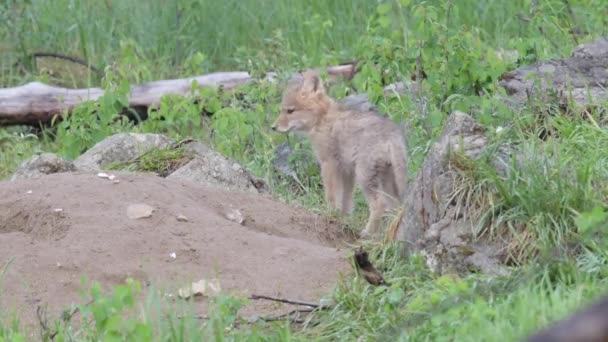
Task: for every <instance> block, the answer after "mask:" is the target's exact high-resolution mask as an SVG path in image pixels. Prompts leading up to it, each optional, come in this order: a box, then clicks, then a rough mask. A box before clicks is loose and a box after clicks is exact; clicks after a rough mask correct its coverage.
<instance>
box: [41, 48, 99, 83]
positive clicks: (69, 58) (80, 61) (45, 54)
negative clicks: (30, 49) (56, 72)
mask: <svg viewBox="0 0 608 342" xmlns="http://www.w3.org/2000/svg"><path fill="white" fill-rule="evenodd" d="M30 57H34V58H41V57H53V58H58V59H64V60H66V61H70V62H72V63H76V64H80V65H84V66H85V67H87V68H89V70H91V71H93V72H94V73H96V74H97V76H99V77H103V76H104V73H103V72H102V71H101V70H99V69H97V68H96V67H94V66H92V65H91V64H89V63H87V62H86V61H85V60H83V59H80V58H78V57H74V56H67V55H63V54H60V53H56V52H45V51H38V52H34V53H32V54H31V55H30Z"/></svg>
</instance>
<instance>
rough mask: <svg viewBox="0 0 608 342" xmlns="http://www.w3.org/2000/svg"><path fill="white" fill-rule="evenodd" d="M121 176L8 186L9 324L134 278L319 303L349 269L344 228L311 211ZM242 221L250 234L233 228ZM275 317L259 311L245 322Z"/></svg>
mask: <svg viewBox="0 0 608 342" xmlns="http://www.w3.org/2000/svg"><path fill="white" fill-rule="evenodd" d="M115 175H116V179H118V180H119V182H116V181H115V180H109V179H107V178H100V177H97V175H95V174H83V173H64V174H54V175H48V176H43V177H41V178H38V179H35V180H19V181H15V182H0V193H1V194H2V198H1V199H0V246H2V248H0V266H2V265H1V264H4V263H6V262H7V261H8V260H11V259H12V262H11V264H10V266H9V267H8V270H7V273H6V274H5V276H4V278H3V279H1V280H0V286H1V287H2V288H1V290H2V291H1V294H2V295H1V297H0V307H1V308H2V310H1V311H2V312H3V314H9V313H10V310H8V309H9V308H10V307H14V308H16V310H17V312H18V314H19V316H20V317H22V319H23V320H24V321H25V322H26V323H33V322H35V317H36V316H35V311H36V307H37V306H38V305H48V312H49V313H51V315H52V316H54V317H56V316H57V315H58V314H59V313H60V312H61V310H62V309H63V308H65V307H66V306H67V305H69V303H71V302H80V301H81V299H80V298H79V296H78V290H79V289H80V281H79V278H80V276H81V275H83V274H84V275H86V277H87V279H88V280H97V281H99V282H100V283H101V284H102V285H103V286H109V285H111V284H114V283H117V282H123V281H124V279H125V278H126V277H133V278H135V279H138V280H140V281H141V282H142V283H143V284H148V283H149V282H153V283H154V284H155V285H156V287H157V288H158V287H160V288H163V289H166V290H167V291H173V293H175V291H176V290H177V288H179V287H183V286H185V285H187V284H190V283H191V282H193V281H198V280H200V279H203V278H204V279H210V278H213V277H218V278H219V281H220V284H221V287H222V290H223V291H231V290H245V291H247V292H248V293H250V294H253V293H255V294H261V295H270V296H282V297H288V298H292V299H299V300H307V301H318V300H319V298H320V296H321V295H322V294H323V293H325V292H326V291H328V290H330V289H331V287H332V286H333V284H334V283H335V280H336V276H337V273H338V272H339V270H341V269H344V268H346V267H348V262H346V261H345V260H344V257H345V254H346V253H345V252H346V251H345V250H341V249H340V248H339V246H338V245H339V244H341V241H343V240H344V239H345V236H344V235H343V234H342V233H341V232H340V229H339V227H337V225H335V224H332V223H331V222H328V220H327V219H325V218H322V217H320V216H316V215H312V214H310V213H308V212H306V211H305V210H303V209H301V208H298V207H295V206H291V205H286V204H283V203H279V202H277V201H275V200H272V199H271V198H269V197H266V196H261V195H257V194H249V193H240V192H227V191H222V190H219V189H212V188H208V187H205V186H202V185H199V184H195V183H192V182H188V181H184V180H172V179H163V178H159V177H156V176H153V175H148V174H133V173H115ZM135 203H145V204H147V205H149V206H152V207H153V208H154V212H153V213H152V216H151V217H148V218H143V219H136V220H135V219H129V218H128V216H127V207H128V206H129V205H130V204H135ZM235 213H236V214H238V213H240V216H241V217H242V219H243V222H242V223H239V221H240V219H238V218H237V219H234V218H232V219H230V218H228V217H230V215H232V216H234V214H235ZM180 215H181V216H185V217H186V218H187V221H186V222H184V220H183V217H182V218H180V220H178V219H177V217H178V216H180ZM237 216H238V215H237ZM172 253H175V255H174V256H175V257H173V255H172ZM199 306H200V307H201V310H202V311H203V312H204V306H205V305H202V304H201V305H199ZM283 309H288V308H283ZM274 310H276V304H275V303H261V302H252V304H250V305H249V306H248V307H246V308H245V309H244V312H249V313H270V312H275V311H274ZM281 311H283V310H281Z"/></svg>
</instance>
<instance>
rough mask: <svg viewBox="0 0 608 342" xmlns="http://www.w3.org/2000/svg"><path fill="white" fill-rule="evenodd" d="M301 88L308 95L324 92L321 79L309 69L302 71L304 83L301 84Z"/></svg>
mask: <svg viewBox="0 0 608 342" xmlns="http://www.w3.org/2000/svg"><path fill="white" fill-rule="evenodd" d="M302 89H303V90H304V91H305V92H306V93H308V94H309V95H319V94H323V93H325V88H324V87H323V81H322V80H321V78H320V77H319V76H318V75H317V74H315V73H313V72H310V71H308V72H306V73H304V83H303V84H302Z"/></svg>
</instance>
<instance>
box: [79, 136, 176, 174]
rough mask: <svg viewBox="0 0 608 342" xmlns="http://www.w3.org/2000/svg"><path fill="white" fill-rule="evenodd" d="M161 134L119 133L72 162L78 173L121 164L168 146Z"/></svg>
mask: <svg viewBox="0 0 608 342" xmlns="http://www.w3.org/2000/svg"><path fill="white" fill-rule="evenodd" d="M171 143H172V141H171V139H169V138H168V137H166V136H164V135H161V134H142V133H119V134H115V135H112V136H109V137H107V138H105V139H104V140H102V141H100V142H98V143H97V144H95V146H93V147H91V148H90V149H89V150H88V151H86V152H85V153H83V154H82V155H81V156H79V157H78V158H76V160H74V165H75V166H76V168H77V169H78V170H80V171H97V170H101V169H103V168H104V167H105V166H107V165H109V164H112V163H122V162H126V161H129V160H131V159H133V158H136V157H137V156H139V155H141V154H143V153H145V152H146V151H149V150H151V149H155V148H165V147H168V146H170V145H171Z"/></svg>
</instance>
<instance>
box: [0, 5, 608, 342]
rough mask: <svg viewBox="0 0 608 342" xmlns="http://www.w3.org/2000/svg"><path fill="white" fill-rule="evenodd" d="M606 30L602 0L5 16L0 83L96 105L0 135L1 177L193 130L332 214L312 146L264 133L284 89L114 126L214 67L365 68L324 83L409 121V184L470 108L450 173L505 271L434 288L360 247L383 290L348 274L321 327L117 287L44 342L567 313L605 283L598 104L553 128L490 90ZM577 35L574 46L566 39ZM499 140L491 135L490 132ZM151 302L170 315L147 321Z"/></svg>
mask: <svg viewBox="0 0 608 342" xmlns="http://www.w3.org/2000/svg"><path fill="white" fill-rule="evenodd" d="M568 6H570V9H571V10H572V13H573V14H570V10H569V8H568ZM607 18H608V4H607V3H606V2H605V1H601V0H569V1H563V0H548V1H541V2H534V1H529V0H515V1H510V2H507V1H501V0H487V1H481V2H480V1H473V0H460V1H456V0H452V1H441V0H429V1H417V0H410V1H408V0H394V1H382V2H378V1H376V0H352V1H347V0H336V1H321V0H312V1H306V2H303V1H302V2H296V1H289V2H286V1H280V0H251V1H236V0H228V1H211V0H206V1H205V0H178V1H175V2H173V3H171V4H167V3H166V2H163V1H159V0H152V1H149V2H143V1H135V0H125V1H114V0H103V1H93V0H81V1H69V0H58V1H49V0H31V1H17V0H8V1H4V2H2V3H1V4H0V86H2V87H7V86H16V85H20V84H23V83H25V82H27V81H32V80H39V81H43V82H47V83H51V84H54V85H61V86H67V87H85V86H99V87H103V88H104V89H105V90H106V95H105V96H104V97H102V98H101V99H99V100H98V101H96V102H85V103H82V104H80V105H78V106H77V107H76V108H75V109H74V112H73V113H72V115H71V116H70V117H69V118H66V119H65V120H64V121H62V122H60V123H56V124H55V125H54V126H52V127H45V128H44V129H41V130H38V129H32V128H27V127H11V128H0V178H5V177H7V176H9V175H10V174H11V173H12V172H13V171H14V170H15V168H16V167H17V165H18V164H19V162H21V161H22V160H25V159H27V158H29V157H30V156H31V155H32V154H35V153H38V152H42V151H48V152H56V153H58V154H60V155H63V156H64V157H66V158H70V159H71V158H75V157H76V156H78V155H79V154H80V153H82V151H83V150H85V149H86V148H89V147H91V146H93V145H94V144H95V143H96V142H98V141H100V140H102V139H103V138H104V137H106V136H108V135H111V134H114V133H117V132H125V131H133V132H154V133H163V134H167V135H169V136H171V137H172V138H175V139H180V138H183V137H187V136H193V137H195V138H199V139H202V140H203V141H205V142H207V143H209V144H210V145H213V146H214V148H215V149H217V150H218V151H219V152H221V153H222V154H224V155H226V156H228V157H230V158H233V159H235V160H237V161H239V162H240V163H241V164H242V165H243V166H244V167H245V168H246V169H248V170H249V171H251V172H252V173H254V174H255V175H257V176H259V177H262V178H264V179H265V180H266V181H267V182H268V183H269V184H270V185H271V188H272V189H273V191H274V195H275V196H276V197H277V198H280V199H282V200H284V201H288V202H298V203H301V204H303V205H305V206H306V207H308V208H310V209H311V210H313V211H316V212H318V213H321V214H323V215H330V216H331V215H335V213H332V212H331V211H329V210H328V209H327V207H326V205H325V203H324V200H323V191H322V187H321V185H320V178H319V170H318V167H317V166H316V164H315V163H314V162H313V157H312V154H311V150H310V145H309V144H308V143H307V142H306V141H304V142H302V143H298V142H296V140H295V139H293V137H292V136H285V135H279V134H275V133H274V132H272V131H271V130H270V128H269V126H270V123H271V122H272V120H273V119H274V117H275V116H276V113H277V111H278V108H279V102H280V98H281V87H280V86H279V87H277V86H276V85H275V84H272V83H269V82H265V81H259V82H253V83H251V84H247V85H245V86H242V87H239V88H238V89H236V90H235V91H234V92H231V93H221V92H218V91H217V90H214V89H209V88H203V89H201V94H202V95H201V97H200V99H199V101H197V102H194V101H192V99H191V98H181V97H177V96H166V97H163V98H162V99H161V104H160V106H159V108H158V109H157V110H154V111H150V112H149V113H148V120H146V121H145V122H143V123H141V124H137V125H136V124H133V123H131V122H128V121H126V120H123V119H119V115H118V112H119V111H120V109H121V108H122V107H123V106H124V104H125V101H126V94H127V89H128V85H129V84H132V83H138V82H143V81H149V80H156V79H163V78H170V77H182V76H187V75H194V74H201V73H206V72H212V71H221V70H246V71H250V72H253V73H254V74H255V75H259V74H260V73H261V72H266V71H270V70H273V71H278V72H279V74H280V76H285V75H287V74H288V73H290V72H292V71H293V70H294V69H296V68H303V67H309V66H319V65H329V64H335V63H338V62H340V61H344V60H350V59H353V58H361V64H360V70H359V73H358V74H357V76H356V77H355V78H354V79H353V80H352V82H338V83H337V84H335V85H334V87H332V89H331V90H330V91H331V93H332V94H334V95H335V96H337V97H342V96H345V95H348V94H351V93H359V92H365V93H367V95H368V97H369V98H370V100H371V101H372V102H373V103H374V104H376V105H377V107H378V108H379V109H380V111H381V112H383V113H386V114H387V115H389V116H390V117H391V118H392V119H393V120H395V121H396V122H400V123H403V122H407V124H408V127H409V129H408V143H409V144H408V152H409V154H410V163H409V166H410V170H409V171H410V176H413V175H415V174H416V172H417V170H418V168H419V167H420V165H421V163H422V161H423V159H424V157H425V155H426V153H427V152H428V149H429V147H430V146H431V144H432V143H433V141H434V139H435V138H436V137H437V135H438V133H439V132H440V131H441V129H442V128H443V123H444V120H445V118H446V116H447V113H449V112H450V111H452V110H462V111H465V112H468V113H471V114H472V115H473V116H474V117H475V119H476V120H478V121H479V122H481V123H483V124H484V125H486V126H487V127H488V131H489V132H490V133H489V137H490V141H491V144H490V145H491V146H490V147H491V148H489V149H488V151H487V155H486V157H487V158H481V159H480V160H479V161H473V160H470V159H467V158H462V157H461V156H460V157H459V156H457V155H455V156H454V157H453V159H452V160H451V162H452V164H453V166H454V167H456V168H457V169H458V170H459V171H460V178H459V179H460V183H459V184H458V185H459V186H458V187H457V189H455V190H457V191H456V192H455V196H456V197H457V198H459V199H461V202H463V205H465V204H471V203H475V205H476V206H477V210H478V211H477V213H478V214H479V215H480V216H479V217H480V219H479V223H480V224H479V227H477V228H478V229H479V230H480V234H485V236H488V237H493V238H501V237H504V236H509V237H510V238H511V239H512V240H511V241H512V242H511V244H510V245H509V251H510V252H511V261H512V271H513V273H512V274H511V275H509V276H504V277H491V276H484V275H479V274H467V275H461V276H456V275H451V274H447V275H443V276H440V275H436V274H432V273H430V272H429V271H428V269H427V268H426V266H425V265H424V262H423V259H422V258H421V257H420V256H411V257H409V258H407V259H405V258H403V257H402V256H401V255H400V254H399V250H400V247H399V246H398V245H388V246H386V245H380V244H370V245H367V246H366V247H367V248H368V249H369V250H370V251H371V254H370V255H371V259H372V262H373V263H374V264H375V265H376V266H377V267H378V268H379V269H380V270H381V271H382V273H383V274H384V275H385V278H386V279H387V280H388V281H389V282H390V283H391V286H390V287H382V288H375V287H371V286H369V285H367V284H366V283H365V282H364V281H363V280H362V279H360V278H359V277H358V276H357V275H356V274H355V273H354V272H347V273H346V274H344V275H343V277H342V278H341V279H340V280H339V282H338V283H337V284H336V287H335V289H334V291H333V292H332V293H331V299H332V301H333V302H334V303H335V305H334V306H333V307H332V308H331V309H329V310H325V311H321V312H319V313H315V314H314V315H313V317H312V319H313V320H315V321H318V322H319V324H318V325H313V324H309V325H305V326H304V327H290V326H289V325H287V324H286V323H285V322H278V323H273V324H270V323H268V324H267V323H255V324H253V325H249V324H245V322H242V321H240V320H239V319H237V318H236V317H235V309H236V307H238V305H239V304H240V303H241V301H240V299H238V298H234V297H230V296H222V297H220V298H217V299H216V302H215V305H216V310H214V311H213V314H212V315H211V317H209V319H207V320H199V319H195V318H193V317H191V315H189V312H188V311H187V310H188V307H187V305H184V306H180V307H171V306H166V303H164V302H163V300H162V298H161V297H160V296H159V295H158V293H155V292H154V291H151V292H150V293H149V294H148V295H147V297H146V299H145V301H144V304H143V306H138V304H135V301H133V300H132V299H133V296H135V293H137V292H138V285H137V284H134V283H131V284H125V285H121V286H117V287H116V288H114V294H111V293H105V292H104V294H101V292H99V291H100V290H99V289H97V288H95V286H93V287H89V292H88V295H87V296H85V297H86V298H85V297H83V300H82V303H86V302H87V301H88V300H89V299H90V297H94V298H96V303H95V304H92V305H86V306H85V305H82V303H81V306H80V308H81V310H82V312H81V314H83V315H85V316H88V317H91V318H92V319H93V320H92V321H91V322H90V324H87V325H85V326H83V327H75V326H71V325H70V324H69V323H66V322H60V321H58V322H54V323H55V324H51V325H50V326H51V327H52V330H53V331H57V329H59V330H58V331H59V335H58V338H62V339H64V340H94V339H96V338H98V337H100V336H103V337H104V338H105V339H106V340H109V339H111V337H112V336H114V337H116V338H117V339H118V340H120V339H125V338H127V337H129V338H131V339H134V340H137V339H138V338H139V339H146V337H148V336H150V334H151V335H152V336H153V337H154V339H155V340H171V341H183V340H201V339H205V340H217V341H221V340H253V341H258V340H259V341H293V340H296V341H299V340H303V341H304V340H306V341H308V340H321V341H323V340H339V341H352V340H357V339H360V340H366V341H367V340H370V341H371V340H412V341H435V340H438V341H442V340H456V341H493V340H497V339H499V340H517V339H520V338H522V337H524V336H526V335H527V334H529V333H530V332H532V331H534V330H535V329H537V328H539V327H541V326H544V325H546V324H547V323H549V322H550V321H552V320H555V319H558V318H561V317H564V316H566V315H567V314H568V313H569V312H571V311H572V310H574V309H576V308H578V307H580V306H581V305H583V304H584V303H587V302H588V301H590V300H592V299H593V298H595V297H597V296H599V295H601V294H602V293H603V292H604V291H605V290H606V289H607V288H606V284H605V281H604V280H603V278H605V275H606V274H607V271H608V266H607V265H608V255H607V253H606V252H605V251H606V250H608V239H607V238H606V236H605V232H604V231H605V226H606V224H607V222H608V211H607V208H608V199H607V195H608V186H607V184H606V179H608V174H607V173H608V171H606V170H608V165H607V164H608V158H607V157H606V156H607V155H608V148H607V147H606V146H608V133H607V131H606V127H605V126H604V123H605V119H603V117H602V115H603V114H602V113H601V109H598V110H596V111H594V112H593V113H591V115H590V116H584V115H583V116H578V115H565V114H563V113H561V112H559V111H556V110H555V108H554V106H553V105H554V104H551V103H540V102H539V101H540V100H539V99H535V101H533V103H531V106H528V107H524V108H523V109H520V110H514V109H512V108H509V107H507V106H505V105H504V104H503V103H502V102H501V100H500V98H501V97H502V96H504V95H505V94H504V90H502V89H501V88H500V87H499V86H498V84H497V79H498V77H499V76H500V75H501V74H502V73H503V72H505V71H508V70H512V69H514V68H516V67H518V66H520V65H526V64H529V63H533V62H535V61H538V60H544V59H548V58H554V57H562V56H567V55H568V54H569V53H570V52H571V50H572V48H574V47H575V46H576V45H578V44H579V43H582V42H585V41H588V40H590V39H592V38H596V37H598V36H600V35H602V34H604V35H605V34H606V33H607V32H606V27H608V19H607ZM573 29H574V30H578V31H582V32H586V33H583V34H581V35H572V34H570V33H569V31H571V30H573ZM503 49H504V50H514V51H517V54H518V55H517V57H516V58H515V59H513V60H504V59H499V58H497V57H496V55H495V52H496V51H500V50H503ZM36 51H49V52H60V53H64V54H67V55H73V56H78V57H80V58H83V59H84V60H86V61H88V62H89V63H91V65H93V66H95V67H97V68H99V69H102V70H104V72H105V76H104V78H103V79H102V78H100V77H99V76H98V75H97V74H95V73H93V72H89V71H88V69H87V68H86V67H83V66H78V65H75V64H72V63H69V62H66V61H62V60H54V59H49V58H39V59H36V60H35V61H34V60H32V59H30V58H27V57H28V56H29V55H30V54H31V53H33V52H36ZM419 56H420V57H421V58H420V60H419V59H418V57H419ZM417 65H421V66H422V69H423V70H424V71H425V73H426V74H427V78H426V80H424V81H423V82H422V83H421V84H420V92H417V93H414V94H409V96H402V95H401V96H398V95H383V94H382V92H381V89H382V87H383V86H384V85H386V84H387V83H391V82H395V81H403V80H407V79H409V78H410V77H411V75H412V73H414V70H415V67H416V66H417ZM201 113H207V114H209V116H206V117H203V118H202V117H201ZM93 115H95V120H92V117H93ZM499 126H500V127H504V129H503V130H502V131H501V132H500V133H492V132H494V131H495V128H497V127H499ZM542 132H545V133H546V132H549V133H550V135H549V136H546V135H544V134H540V133H542ZM541 137H542V139H541ZM285 141H289V142H290V143H291V145H292V146H293V149H294V150H295V154H294V156H295V157H294V158H293V160H292V161H291V162H292V166H293V168H294V170H295V172H296V177H288V176H284V175H281V174H278V173H277V171H275V170H274V168H273V166H272V161H273V158H274V152H273V150H274V147H275V146H277V145H278V144H280V143H283V142H285ZM505 144H508V145H509V146H511V147H512V151H513V152H514V155H517V156H518V164H517V165H514V166H513V167H512V168H511V169H510V170H509V172H507V173H506V174H501V173H497V172H495V171H494V169H493V168H492V167H489V164H488V161H490V160H491V157H492V156H493V155H494V154H495V153H496V150H497V149H498V147H500V146H503V145H505ZM494 148H495V149H494ZM184 157H185V156H184V155H183V151H182V150H180V149H177V150H172V149H169V150H159V151H154V152H152V153H150V154H147V155H145V156H143V157H141V158H138V159H136V160H133V161H132V162H129V163H126V164H123V165H116V167H118V168H126V169H133V170H149V171H155V172H159V173H163V172H168V170H170V169H171V167H172V165H173V163H175V162H176V160H177V161H179V160H181V159H182V158H184ZM355 204H356V209H355V214H354V215H353V216H352V217H349V218H344V217H340V216H338V215H336V216H335V217H336V218H337V219H339V220H340V221H341V222H342V223H343V226H344V227H345V229H349V230H355V231H356V230H359V229H360V227H361V226H362V225H363V223H364V221H365V218H366V214H367V209H366V204H365V202H364V200H363V198H362V196H361V195H360V193H357V196H356V200H355ZM465 207H466V206H465ZM569 246H570V247H571V246H575V248H574V250H575V251H576V252H575V253H574V252H572V249H571V248H570V247H569ZM2 262H4V261H2ZM0 280H1V279H0ZM69 304H70V303H66V305H69ZM159 307H163V309H164V310H165V311H164V312H165V313H166V315H159V314H158V312H159V310H158V308H159ZM8 312H9V311H6V310H5V311H2V313H3V315H1V316H0V319H1V320H0V340H1V339H4V340H20V338H21V339H24V338H25V336H29V334H28V333H29V332H27V331H25V330H24V329H23V328H22V327H20V326H19V318H18V317H12V316H10V314H9V313H8ZM123 314H124V315H125V316H122V315H123ZM183 316H185V317H183ZM117 317H127V318H128V319H126V320H124V321H121V320H118V318H117ZM47 332H48V331H47Z"/></svg>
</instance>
